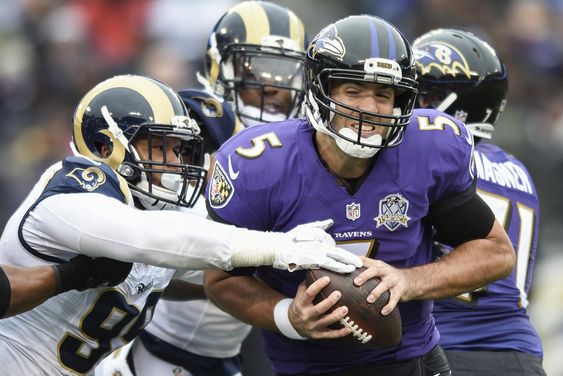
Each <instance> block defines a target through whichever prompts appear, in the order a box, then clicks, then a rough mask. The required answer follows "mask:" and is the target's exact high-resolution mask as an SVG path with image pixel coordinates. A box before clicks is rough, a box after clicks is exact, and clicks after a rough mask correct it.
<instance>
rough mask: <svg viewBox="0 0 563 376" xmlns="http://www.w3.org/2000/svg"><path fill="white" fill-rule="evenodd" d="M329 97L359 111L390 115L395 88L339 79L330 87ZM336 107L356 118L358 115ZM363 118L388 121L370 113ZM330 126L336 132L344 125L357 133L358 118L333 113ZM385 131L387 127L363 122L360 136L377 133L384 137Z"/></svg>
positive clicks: (355, 112) (366, 136)
mask: <svg viewBox="0 0 563 376" xmlns="http://www.w3.org/2000/svg"><path fill="white" fill-rule="evenodd" d="M330 97H331V98H332V99H333V100H335V101H337V102H342V103H344V104H346V105H348V106H351V107H355V108H357V109H358V110H361V111H367V112H372V113H378V114H382V115H391V114H393V106H394V104H395V89H394V88H392V87H390V86H386V85H381V84H375V83H365V82H355V81H340V82H337V83H336V84H335V85H334V86H333V87H332V89H331V92H330ZM336 109H337V110H339V111H341V112H344V113H347V114H350V115H352V116H354V117H356V118H357V117H358V112H357V111H353V110H350V109H347V108H344V107H342V106H338V105H337V106H336ZM365 119H366V120H374V121H379V122H385V121H389V120H385V119H384V118H378V117H376V116H372V115H367V116H366V117H365ZM332 126H333V127H334V129H335V131H337V132H338V131H339V130H340V129H342V128H344V127H348V128H350V129H352V130H353V131H354V132H356V133H357V132H358V131H359V126H360V125H359V123H358V120H355V119H349V118H347V117H344V116H342V115H338V114H335V116H334V119H333V120H332ZM387 131H388V128H387V127H381V126H376V125H370V124H366V123H363V124H362V135H361V137H362V138H368V137H370V136H373V135H375V134H376V133H377V134H380V135H381V136H383V138H385V136H386V133H387Z"/></svg>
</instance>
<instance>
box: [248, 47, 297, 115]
mask: <svg viewBox="0 0 563 376" xmlns="http://www.w3.org/2000/svg"><path fill="white" fill-rule="evenodd" d="M237 70H238V72H237V75H238V76H239V77H240V78H241V84H242V85H241V88H240V89H239V90H238V95H239V97H240V99H241V100H242V101H243V103H244V105H245V106H253V107H257V108H261V106H262V96H263V97H264V99H263V100H264V103H263V106H264V107H263V110H264V112H266V113H269V114H284V115H288V114H289V112H290V111H291V109H292V108H291V107H292V105H293V97H294V90H302V89H303V62H301V61H296V60H295V59H284V58H277V59H276V58H273V57H257V56H254V57H252V58H247V59H246V60H242V61H241V62H240V63H239V64H238V65H237ZM286 88H287V89H286ZM292 89H293V90H292Z"/></svg>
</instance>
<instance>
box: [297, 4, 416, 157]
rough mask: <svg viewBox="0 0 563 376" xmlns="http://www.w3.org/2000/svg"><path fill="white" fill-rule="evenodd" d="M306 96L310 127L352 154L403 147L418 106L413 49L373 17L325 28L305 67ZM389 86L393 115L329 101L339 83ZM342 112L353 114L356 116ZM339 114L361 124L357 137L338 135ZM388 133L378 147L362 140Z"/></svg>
mask: <svg viewBox="0 0 563 376" xmlns="http://www.w3.org/2000/svg"><path fill="white" fill-rule="evenodd" d="M305 75H306V83H307V95H306V100H305V110H306V114H307V118H308V120H309V122H310V123H311V124H312V125H313V126H314V127H315V129H317V130H318V131H320V132H324V133H327V134H329V135H331V136H332V137H333V138H334V139H335V140H336V142H337V144H338V146H339V147H340V148H341V149H342V150H343V151H344V152H346V153H347V154H350V155H352V156H355V157H359V158H368V157H371V156H373V155H375V153H376V152H377V151H378V150H379V149H381V148H387V147H392V146H396V145H398V144H400V143H401V141H402V139H403V134H404V131H405V127H406V126H407V124H408V123H409V121H410V117H411V115H412V112H413V108H414V105H415V98H416V93H417V83H416V80H415V67H414V59H413V55H412V50H411V47H410V45H409V43H408V41H407V40H406V39H405V38H404V37H403V35H402V34H401V33H400V32H399V30H397V29H396V28H395V27H394V26H393V25H391V24H390V23H389V22H387V21H385V20H383V19H381V18H378V17H374V16H368V15H360V16H350V17H346V18H344V19H342V20H340V21H337V22H336V23H334V24H331V25H329V26H327V27H325V28H324V29H323V30H322V31H321V32H320V33H319V34H318V35H317V36H316V37H315V39H314V40H313V42H311V45H310V46H309V49H308V51H307V57H306V63H305ZM342 80H344V81H356V82H367V83H377V84H382V85H388V86H391V87H393V88H394V89H395V105H394V107H395V108H394V111H393V114H392V115H384V114H379V113H374V112H369V111H363V110H362V109H360V108H354V107H351V106H348V105H346V104H344V103H342V102H338V101H335V100H333V99H332V98H331V97H330V92H331V88H332V87H333V85H334V84H335V83H336V82H337V81H342ZM337 107H341V108H345V109H347V110H350V111H353V113H352V114H349V113H347V112H343V111H340V110H338V108H337ZM335 114H338V115H340V116H344V117H346V118H349V119H353V120H357V121H358V127H359V130H358V132H353V133H354V134H345V133H344V132H340V133H339V132H337V131H336V130H335V129H334V127H333V125H332V124H331V123H332V119H333V117H334V115H335ZM372 126H382V127H386V128H387V129H388V131H387V133H386V135H385V137H384V138H383V139H382V140H380V141H379V142H377V143H374V142H371V141H370V140H367V139H365V138H362V137H361V134H362V127H372Z"/></svg>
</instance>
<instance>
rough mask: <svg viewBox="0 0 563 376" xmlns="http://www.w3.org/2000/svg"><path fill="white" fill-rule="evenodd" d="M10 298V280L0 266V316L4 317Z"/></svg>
mask: <svg viewBox="0 0 563 376" xmlns="http://www.w3.org/2000/svg"><path fill="white" fill-rule="evenodd" d="M11 298H12V286H11V285H10V280H9V279H8V276H7V275H6V273H4V270H3V269H2V268H0V318H2V317H4V315H5V314H6V312H8V308H10V300H11Z"/></svg>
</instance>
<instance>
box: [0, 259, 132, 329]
mask: <svg viewBox="0 0 563 376" xmlns="http://www.w3.org/2000/svg"><path fill="white" fill-rule="evenodd" d="M130 270H131V264H127V263H123V262H119V261H115V260H110V259H106V258H103V257H102V258H97V259H92V258H90V257H87V256H83V255H80V256H76V257H75V258H73V259H71V260H70V261H68V262H66V263H62V264H56V265H42V266H34V267H25V268H24V267H17V266H11V265H2V266H1V267H0V318H4V317H9V316H12V315H16V314H18V313H22V312H25V311H29V310H30V309H33V308H35V307H36V306H38V305H40V304H41V303H43V302H44V301H45V300H47V299H49V298H50V297H52V296H55V295H57V294H60V293H63V292H66V291H70V290H80V291H83V290H86V289H89V288H93V287H97V286H100V285H106V286H114V285H116V284H118V283H121V282H122V281H123V280H124V279H125V278H126V277H127V275H128V274H129V272H130Z"/></svg>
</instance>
